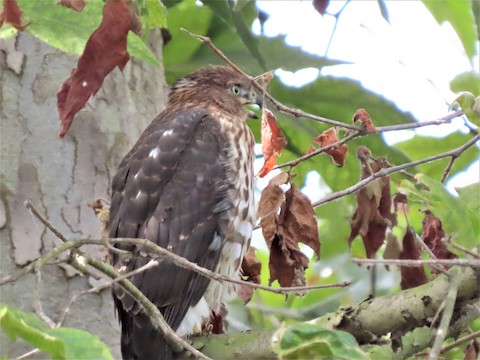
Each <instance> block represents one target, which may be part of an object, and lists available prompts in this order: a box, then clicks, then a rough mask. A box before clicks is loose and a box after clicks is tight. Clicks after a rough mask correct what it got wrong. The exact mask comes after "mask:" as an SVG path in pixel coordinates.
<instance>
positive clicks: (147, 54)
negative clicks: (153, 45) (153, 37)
mask: <svg viewBox="0 0 480 360" xmlns="http://www.w3.org/2000/svg"><path fill="white" fill-rule="evenodd" d="M127 50H128V52H129V54H130V55H132V56H133V57H136V58H137V59H140V60H142V61H144V62H146V63H147V64H150V65H155V66H160V65H161V63H160V61H158V59H157V57H156V56H155V55H154V54H153V53H152V51H151V50H150V49H149V48H148V47H147V45H146V44H145V43H144V42H143V40H142V39H141V38H139V37H138V36H137V34H135V33H133V32H131V31H129V32H128V38H127Z"/></svg>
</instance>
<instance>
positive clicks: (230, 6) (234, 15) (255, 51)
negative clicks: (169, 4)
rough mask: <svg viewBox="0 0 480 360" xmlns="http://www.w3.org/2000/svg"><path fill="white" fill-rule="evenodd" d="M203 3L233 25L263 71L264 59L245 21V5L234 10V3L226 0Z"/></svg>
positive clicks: (228, 23)
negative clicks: (239, 9)
mask: <svg viewBox="0 0 480 360" xmlns="http://www.w3.org/2000/svg"><path fill="white" fill-rule="evenodd" d="M202 2H203V4H205V5H206V6H208V7H209V8H211V9H212V11H213V12H214V13H215V14H216V15H217V16H219V17H220V18H221V19H222V20H223V21H224V22H225V23H226V24H227V25H233V26H234V27H235V30H236V31H237V34H238V36H239V37H240V39H241V40H242V42H243V43H244V45H245V46H246V47H247V49H248V51H249V52H250V54H251V56H253V58H254V59H255V60H257V62H258V64H259V65H260V67H261V68H262V70H263V71H266V70H267V66H266V63H265V59H264V58H263V56H262V53H261V52H260V47H259V44H258V39H257V38H256V37H255V36H254V35H253V34H252V32H251V30H250V26H249V24H247V22H246V21H245V18H246V17H245V11H246V10H247V11H248V9H247V6H246V5H245V4H243V6H242V7H241V10H242V11H238V8H237V10H236V8H235V4H234V3H232V2H230V1H228V0H203V1H202Z"/></svg>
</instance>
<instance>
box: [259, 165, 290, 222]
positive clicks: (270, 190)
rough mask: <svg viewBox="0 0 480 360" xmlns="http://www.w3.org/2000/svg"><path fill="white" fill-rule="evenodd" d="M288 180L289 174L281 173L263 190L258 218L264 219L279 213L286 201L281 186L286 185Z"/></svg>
mask: <svg viewBox="0 0 480 360" xmlns="http://www.w3.org/2000/svg"><path fill="white" fill-rule="evenodd" d="M288 180H289V175H288V173H286V172H281V173H280V174H278V175H276V176H275V177H274V178H272V179H271V180H270V181H269V182H268V185H267V186H266V187H265V189H263V191H262V196H261V197H260V202H259V204H258V210H257V218H259V219H263V218H264V217H267V216H270V215H272V214H275V213H276V212H277V210H278V209H279V208H280V206H281V205H282V203H283V202H284V201H285V194H284V192H283V190H282V188H281V187H280V185H283V184H286V183H287V182H288Z"/></svg>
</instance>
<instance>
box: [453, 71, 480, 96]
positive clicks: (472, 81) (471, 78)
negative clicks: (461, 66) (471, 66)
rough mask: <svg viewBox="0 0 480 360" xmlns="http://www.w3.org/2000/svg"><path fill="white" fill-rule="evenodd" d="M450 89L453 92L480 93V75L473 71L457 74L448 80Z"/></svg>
mask: <svg viewBox="0 0 480 360" xmlns="http://www.w3.org/2000/svg"><path fill="white" fill-rule="evenodd" d="M450 90H452V92H454V93H460V92H462V91H469V92H471V93H472V94H475V95H480V75H478V74H477V73H476V72H475V71H467V72H464V73H461V74H458V75H457V76H455V78H454V79H453V80H452V81H450Z"/></svg>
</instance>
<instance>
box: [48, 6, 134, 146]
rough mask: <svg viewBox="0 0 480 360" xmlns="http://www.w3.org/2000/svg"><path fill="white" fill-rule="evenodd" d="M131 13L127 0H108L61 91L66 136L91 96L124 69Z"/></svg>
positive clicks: (61, 113)
mask: <svg viewBox="0 0 480 360" xmlns="http://www.w3.org/2000/svg"><path fill="white" fill-rule="evenodd" d="M130 23H131V21H130V13H129V9H128V7H127V5H125V2H124V0H107V1H106V3H105V6H104V8H103V19H102V22H101V24H100V26H99V27H98V29H97V30H95V32H94V33H93V34H92V35H91V36H90V38H89V39H88V42H87V44H86V46H85V50H84V51H83V54H82V55H81V56H80V58H79V59H78V64H77V68H76V69H74V70H73V71H72V74H71V75H70V77H69V78H68V79H67V80H66V81H65V82H64V83H63V85H62V88H61V89H60V90H59V91H58V93H57V108H58V113H59V115H60V121H61V124H62V129H61V131H60V137H62V138H63V137H64V136H65V134H66V133H67V131H68V129H69V128H70V125H71V124H72V121H73V117H74V116H75V114H76V113H77V112H78V111H79V110H80V109H81V108H83V107H84V106H85V103H86V102H87V100H88V98H89V97H90V96H91V95H94V94H96V93H97V91H98V90H99V89H100V87H101V86H102V83H103V80H104V79H105V77H106V76H107V75H108V74H109V73H110V72H111V71H112V70H113V69H114V68H115V67H117V66H118V67H119V68H120V70H123V68H124V67H125V65H126V64H127V62H128V60H129V59H130V56H129V54H128V52H127V34H128V31H129V29H130Z"/></svg>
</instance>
